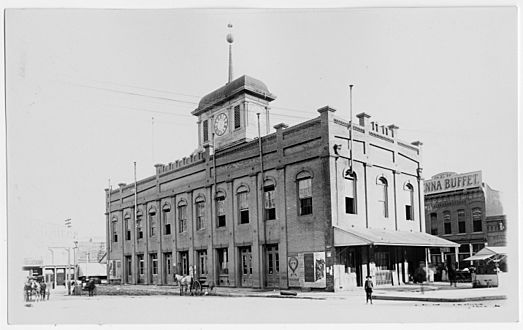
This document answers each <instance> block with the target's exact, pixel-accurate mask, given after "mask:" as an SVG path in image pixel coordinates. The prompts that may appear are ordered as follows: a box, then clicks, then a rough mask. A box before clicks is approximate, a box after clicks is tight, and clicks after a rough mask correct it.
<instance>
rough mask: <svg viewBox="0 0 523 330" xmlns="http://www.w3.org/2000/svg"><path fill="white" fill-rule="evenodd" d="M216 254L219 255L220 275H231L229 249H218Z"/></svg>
mask: <svg viewBox="0 0 523 330" xmlns="http://www.w3.org/2000/svg"><path fill="white" fill-rule="evenodd" d="M216 254H217V255H218V271H219V273H220V275H224V274H229V268H228V262H229V255H228V250H227V248H223V249H216Z"/></svg>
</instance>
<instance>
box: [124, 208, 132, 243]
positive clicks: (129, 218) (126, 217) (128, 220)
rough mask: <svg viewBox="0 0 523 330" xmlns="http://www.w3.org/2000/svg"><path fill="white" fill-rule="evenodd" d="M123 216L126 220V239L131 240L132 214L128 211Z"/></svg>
mask: <svg viewBox="0 0 523 330" xmlns="http://www.w3.org/2000/svg"><path fill="white" fill-rule="evenodd" d="M123 218H124V221H125V240H126V241H130V240H131V225H130V220H131V214H130V213H129V212H126V213H125V215H124V216H123Z"/></svg>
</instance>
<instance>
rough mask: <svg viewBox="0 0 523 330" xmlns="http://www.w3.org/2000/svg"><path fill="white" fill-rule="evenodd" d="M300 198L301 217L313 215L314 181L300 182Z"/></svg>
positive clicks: (304, 180)
mask: <svg viewBox="0 0 523 330" xmlns="http://www.w3.org/2000/svg"><path fill="white" fill-rule="evenodd" d="M298 197H299V200H300V215H306V214H312V180H311V178H307V179H302V180H299V181H298Z"/></svg>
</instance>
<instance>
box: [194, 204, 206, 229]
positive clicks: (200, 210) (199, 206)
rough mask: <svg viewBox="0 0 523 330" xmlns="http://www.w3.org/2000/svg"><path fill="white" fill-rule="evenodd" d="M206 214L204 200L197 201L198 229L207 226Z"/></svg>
mask: <svg viewBox="0 0 523 330" xmlns="http://www.w3.org/2000/svg"><path fill="white" fill-rule="evenodd" d="M204 214H205V203H204V202H198V203H196V230H202V229H204V228H205V223H204V219H205V218H204Z"/></svg>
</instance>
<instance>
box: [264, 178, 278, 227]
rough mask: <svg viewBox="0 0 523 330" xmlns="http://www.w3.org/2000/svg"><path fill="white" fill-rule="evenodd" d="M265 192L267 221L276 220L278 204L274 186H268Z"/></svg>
mask: <svg viewBox="0 0 523 330" xmlns="http://www.w3.org/2000/svg"><path fill="white" fill-rule="evenodd" d="M263 190H264V195H265V196H264V197H265V200H264V203H265V220H274V219H276V203H275V202H274V185H270V186H266V187H264V188H263Z"/></svg>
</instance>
